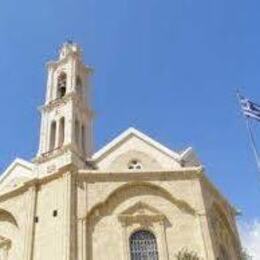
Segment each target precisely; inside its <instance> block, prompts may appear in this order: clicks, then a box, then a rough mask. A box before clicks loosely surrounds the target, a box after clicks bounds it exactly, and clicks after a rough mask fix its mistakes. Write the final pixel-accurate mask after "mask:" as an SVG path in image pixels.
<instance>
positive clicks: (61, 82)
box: [57, 72, 67, 98]
mask: <svg viewBox="0 0 260 260" xmlns="http://www.w3.org/2000/svg"><path fill="white" fill-rule="evenodd" d="M57 87H58V89H57V90H58V95H57V96H58V98H62V97H64V96H65V95H66V89H67V74H66V73H65V72H62V73H61V74H60V75H59V77H58V86H57Z"/></svg>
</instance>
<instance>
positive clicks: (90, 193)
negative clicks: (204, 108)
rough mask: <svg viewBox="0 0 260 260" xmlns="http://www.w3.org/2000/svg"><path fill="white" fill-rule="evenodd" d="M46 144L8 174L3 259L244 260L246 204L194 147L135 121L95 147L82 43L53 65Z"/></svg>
mask: <svg viewBox="0 0 260 260" xmlns="http://www.w3.org/2000/svg"><path fill="white" fill-rule="evenodd" d="M47 68H48V77H47V88H46V99H45V103H44V105H42V106H41V108H40V110H41V128H40V140H39V149H38V152H37V154H36V155H35V158H33V159H32V160H31V161H25V160H23V159H15V161H14V162H13V163H12V164H11V165H10V166H9V167H8V168H7V169H6V170H5V171H4V172H3V173H2V174H1V176H0V260H175V259H176V260H178V259H190V260H199V259H201V260H239V259H241V244H240V239H239V235H238V231H237V227H236V215H237V212H236V210H235V209H234V207H232V205H231V204H230V203H229V202H228V200H227V199H226V198H225V197H224V196H223V195H222V194H221V193H220V192H219V190H218V189H217V188H216V187H215V186H214V185H213V184H212V183H211V182H210V181H209V179H208V178H207V176H206V172H205V169H204V168H203V167H202V165H201V163H200V161H199V160H198V158H197V156H196V153H195V152H194V151H193V149H192V148H191V147H188V148H187V149H185V150H183V151H181V152H176V151H174V150H171V149H169V148H167V147H165V146H164V145H162V144H160V143H158V142H157V141H155V140H153V139H152V138H151V137H149V136H147V135H145V134H144V133H142V132H140V131H138V130H136V129H134V128H129V129H127V130H126V131H125V132H123V133H121V134H120V135H119V136H118V137H116V138H115V139H114V140H112V141H111V142H110V143H108V144H106V145H105V146H104V147H103V148H101V149H100V150H98V151H93V147H92V140H93V133H92V119H93V112H92V109H91V106H90V100H89V92H90V84H89V78H90V76H91V74H92V71H91V69H90V68H89V67H88V66H85V65H84V63H83V60H82V53H81V50H80V48H79V46H78V45H77V44H75V43H72V42H67V43H65V44H63V46H62V47H61V49H60V51H59V57H58V58H57V60H56V61H51V62H49V63H48V64H47Z"/></svg>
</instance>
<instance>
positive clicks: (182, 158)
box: [92, 127, 200, 166]
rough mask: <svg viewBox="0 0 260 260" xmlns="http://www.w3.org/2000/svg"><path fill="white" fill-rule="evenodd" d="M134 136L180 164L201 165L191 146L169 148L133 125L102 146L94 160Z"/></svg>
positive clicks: (99, 158) (93, 157)
mask: <svg viewBox="0 0 260 260" xmlns="http://www.w3.org/2000/svg"><path fill="white" fill-rule="evenodd" d="M133 136H134V137H136V138H139V139H140V140H142V141H143V142H145V143H146V144H148V145H150V146H151V147H153V148H154V149H156V150H158V151H159V152H161V153H163V154H164V155H166V156H168V157H170V158H172V159H173V160H174V161H176V162H177V163H179V164H180V165H186V164H187V162H188V161H190V163H189V166H198V165H200V163H199V161H198V159H197V157H196V155H195V153H194V152H193V150H192V148H191V147H189V148H187V149H186V150H184V151H183V152H182V153H177V152H174V151H172V150H171V149H169V148H167V147H166V146H164V145H162V144H160V143H159V142H157V141H155V140H154V139H152V138H150V137H149V136H147V135H145V134H143V133H142V132H140V131H138V130H136V129H135V128H132V127H131V128H129V129H127V130H126V131H124V132H123V133H122V134H120V135H119V136H118V137H116V138H115V139H113V140H112V141H111V142H110V143H108V144H107V145H105V146H104V147H103V148H101V149H100V150H99V151H97V152H96V153H95V154H94V155H93V156H92V160H93V161H95V162H99V161H100V160H102V159H103V158H104V157H106V156H107V155H108V154H109V153H111V152H112V151H114V150H116V149H117V147H119V146H120V145H122V144H123V143H124V142H126V141H127V140H128V139H129V138H131V137H133Z"/></svg>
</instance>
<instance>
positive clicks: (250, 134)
mask: <svg viewBox="0 0 260 260" xmlns="http://www.w3.org/2000/svg"><path fill="white" fill-rule="evenodd" d="M246 125H247V130H248V133H249V138H250V141H251V146H252V150H253V152H254V156H255V159H256V164H257V169H258V171H259V172H260V157H259V152H258V150H257V146H256V141H255V137H254V135H253V131H252V128H251V126H250V123H249V119H246Z"/></svg>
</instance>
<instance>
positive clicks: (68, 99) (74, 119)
mask: <svg viewBox="0 0 260 260" xmlns="http://www.w3.org/2000/svg"><path fill="white" fill-rule="evenodd" d="M47 69H48V79H47V92H46V98H45V104H44V105H43V106H42V107H41V130H40V144H39V150H38V154H37V157H36V159H35V161H36V162H39V163H42V162H45V161H48V160H50V159H52V158H54V157H55V158H56V157H57V156H59V155H61V156H62V155H64V154H66V156H67V157H68V154H69V155H71V156H72V157H75V158H77V160H78V161H82V162H84V161H85V160H86V159H87V158H88V157H89V156H90V154H91V148H92V147H91V144H92V141H91V140H92V138H91V128H92V127H91V122H92V112H91V109H90V104H89V89H90V86H89V76H90V74H91V69H90V68H89V67H87V66H85V65H84V64H83V62H82V52H81V49H80V48H79V46H78V45H77V44H75V43H73V42H66V43H64V44H63V45H62V47H61V48H60V51H59V58H58V60H57V61H51V62H49V63H48V64H47Z"/></svg>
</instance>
